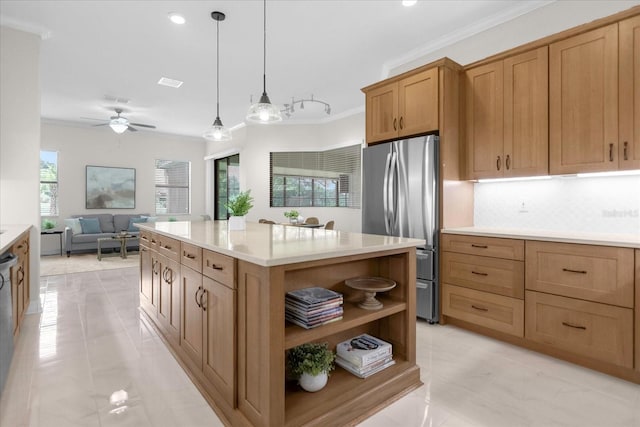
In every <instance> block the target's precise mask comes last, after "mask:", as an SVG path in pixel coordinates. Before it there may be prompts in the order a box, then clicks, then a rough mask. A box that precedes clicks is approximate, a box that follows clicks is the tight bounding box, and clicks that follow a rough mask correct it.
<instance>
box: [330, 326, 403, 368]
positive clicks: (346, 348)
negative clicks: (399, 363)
mask: <svg viewBox="0 0 640 427" xmlns="http://www.w3.org/2000/svg"><path fill="white" fill-rule="evenodd" d="M336 354H337V357H336V364H338V366H341V367H342V368H344V369H346V370H347V371H349V372H351V373H352V374H353V375H355V376H357V377H360V378H367V377H369V376H371V375H373V374H375V373H376V372H380V371H382V370H383V369H385V368H388V367H389V366H391V365H394V364H395V363H396V362H395V360H393V354H392V352H391V344H390V343H388V342H386V341H383V340H381V339H380V338H376V337H373V336H371V335H368V334H362V335H358V336H357V337H353V338H351V339H350V340H347V341H343V342H341V343H339V344H338V345H337V347H336Z"/></svg>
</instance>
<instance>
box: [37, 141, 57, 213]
mask: <svg viewBox="0 0 640 427" xmlns="http://www.w3.org/2000/svg"><path fill="white" fill-rule="evenodd" d="M40 215H42V216H58V153H57V152H56V151H40Z"/></svg>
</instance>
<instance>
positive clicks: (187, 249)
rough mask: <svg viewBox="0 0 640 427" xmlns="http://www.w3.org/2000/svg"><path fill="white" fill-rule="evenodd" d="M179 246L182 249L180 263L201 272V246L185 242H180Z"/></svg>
mask: <svg viewBox="0 0 640 427" xmlns="http://www.w3.org/2000/svg"><path fill="white" fill-rule="evenodd" d="M180 246H181V250H182V253H181V256H180V263H181V264H182V265H186V266H187V267H189V268H191V269H192V270H195V271H197V272H198V273H202V248H200V247H198V246H195V245H192V244H190V243H185V242H180Z"/></svg>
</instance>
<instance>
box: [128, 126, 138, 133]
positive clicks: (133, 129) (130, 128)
mask: <svg viewBox="0 0 640 427" xmlns="http://www.w3.org/2000/svg"><path fill="white" fill-rule="evenodd" d="M127 130H130V131H131V132H138V129H136V128H134V127H131V125H129V127H128V128H127Z"/></svg>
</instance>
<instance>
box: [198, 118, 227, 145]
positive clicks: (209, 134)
mask: <svg viewBox="0 0 640 427" xmlns="http://www.w3.org/2000/svg"><path fill="white" fill-rule="evenodd" d="M202 137H203V138H204V139H206V140H207V141H216V142H219V141H230V140H231V131H230V130H229V129H227V128H226V127H224V125H223V124H222V120H220V117H216V119H215V121H214V122H213V124H212V125H211V127H210V128H209V129H208V130H207V131H206V132H205V133H204V134H202Z"/></svg>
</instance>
